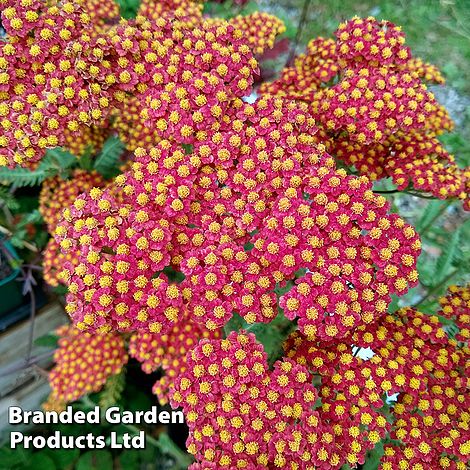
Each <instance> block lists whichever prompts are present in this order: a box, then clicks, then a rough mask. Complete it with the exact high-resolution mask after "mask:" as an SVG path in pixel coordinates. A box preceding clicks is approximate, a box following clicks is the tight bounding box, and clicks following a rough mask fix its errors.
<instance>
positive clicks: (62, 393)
mask: <svg viewBox="0 0 470 470" xmlns="http://www.w3.org/2000/svg"><path fill="white" fill-rule="evenodd" d="M57 335H58V336H59V343H58V349H57V350H56V352H55V353H54V362H55V366H54V368H53V369H52V371H51V372H50V374H49V383H50V386H51V389H52V391H51V399H52V400H53V401H55V402H60V403H70V402H72V401H75V400H78V399H79V398H81V397H83V396H84V395H88V394H90V393H93V392H98V391H99V390H100V389H101V388H102V387H103V385H104V384H105V383H106V381H107V380H108V378H109V377H111V376H112V375H115V374H119V373H120V372H121V370H122V368H123V366H124V365H125V364H126V363H127V359H128V356H127V353H126V350H125V348H124V340H123V338H122V337H120V336H118V335H116V334H114V333H110V334H106V335H90V334H89V333H83V332H82V331H80V330H77V329H76V328H74V327H72V326H62V327H60V328H59V329H58V330H57Z"/></svg>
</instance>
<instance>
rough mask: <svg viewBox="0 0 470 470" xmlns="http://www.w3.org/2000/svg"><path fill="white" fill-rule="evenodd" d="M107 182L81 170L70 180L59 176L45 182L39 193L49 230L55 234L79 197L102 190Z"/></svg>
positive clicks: (99, 176) (41, 210) (93, 173)
mask: <svg viewBox="0 0 470 470" xmlns="http://www.w3.org/2000/svg"><path fill="white" fill-rule="evenodd" d="M105 184H106V180H105V179H104V178H103V177H102V176H101V175H100V174H99V173H97V172H96V171H92V172H88V171H85V170H81V169H76V170H74V171H73V173H72V175H71V177H70V178H69V179H62V178H61V177H59V176H56V177H54V178H49V179H47V180H45V181H44V183H43V184H42V187H41V192H40V193H39V212H40V213H41V215H42V217H43V218H44V221H45V222H46V224H47V230H48V232H49V233H50V234H53V233H54V231H55V229H56V227H57V225H58V224H59V223H60V222H61V221H62V212H63V210H64V209H67V208H69V207H70V206H72V204H73V203H74V202H75V200H76V199H77V197H78V196H79V195H81V194H82V193H86V192H88V191H90V190H91V189H93V188H102V187H104V186H105Z"/></svg>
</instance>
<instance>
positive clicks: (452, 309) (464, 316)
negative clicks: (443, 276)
mask: <svg viewBox="0 0 470 470" xmlns="http://www.w3.org/2000/svg"><path fill="white" fill-rule="evenodd" d="M439 303H440V304H441V309H440V310H439V312H438V313H437V314H438V315H442V316H443V317H445V318H447V319H449V320H451V321H452V322H453V323H454V324H455V325H456V326H457V328H458V329H459V332H458V334H457V335H456V337H455V339H456V340H458V341H462V342H466V343H468V341H469V339H470V330H469V325H470V285H467V286H465V287H459V286H450V287H449V289H448V293H447V295H446V296H445V297H442V298H441V299H440V300H439Z"/></svg>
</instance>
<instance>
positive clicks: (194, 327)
mask: <svg viewBox="0 0 470 470" xmlns="http://www.w3.org/2000/svg"><path fill="white" fill-rule="evenodd" d="M221 336H222V335H221V331H220V330H213V331H211V330H208V329H207V328H204V327H203V326H201V325H199V324H198V323H196V322H195V321H193V320H192V319H191V318H190V317H189V315H188V314H187V313H186V314H184V315H183V316H182V317H181V320H180V321H179V322H178V323H177V324H176V325H175V326H174V327H173V328H172V329H171V330H170V331H169V332H168V333H167V334H154V333H142V332H137V333H134V334H133V335H132V336H131V338H130V341H129V355H130V356H131V357H133V358H135V359H137V360H138V361H139V362H140V363H141V367H142V370H143V371H144V372H146V373H147V374H149V373H151V372H154V371H156V370H159V369H161V371H162V373H163V377H162V378H161V379H159V380H158V381H157V382H156V383H155V385H154V386H153V392H154V393H155V395H157V397H158V402H159V403H160V404H161V405H164V404H166V403H168V397H169V395H170V394H171V393H172V392H171V391H172V390H173V389H174V386H175V381H176V380H177V378H178V377H179V376H181V375H182V374H183V373H184V372H185V371H186V369H187V361H186V357H187V354H188V353H189V352H190V351H191V350H192V349H193V348H194V347H196V345H197V343H198V342H199V341H200V340H203V339H218V338H220V337H221Z"/></svg>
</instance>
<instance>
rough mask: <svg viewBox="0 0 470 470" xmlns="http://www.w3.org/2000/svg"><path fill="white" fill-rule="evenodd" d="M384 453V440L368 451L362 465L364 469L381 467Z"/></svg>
mask: <svg viewBox="0 0 470 470" xmlns="http://www.w3.org/2000/svg"><path fill="white" fill-rule="evenodd" d="M383 455H384V445H383V442H382V441H380V442H378V443H377V445H376V446H375V447H374V448H373V449H372V450H370V451H369V452H367V456H366V461H365V462H364V465H363V466H362V470H377V468H379V464H380V459H381V458H382V456H383Z"/></svg>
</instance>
